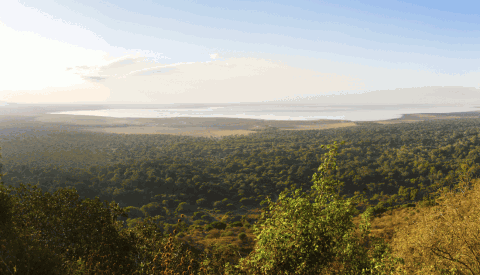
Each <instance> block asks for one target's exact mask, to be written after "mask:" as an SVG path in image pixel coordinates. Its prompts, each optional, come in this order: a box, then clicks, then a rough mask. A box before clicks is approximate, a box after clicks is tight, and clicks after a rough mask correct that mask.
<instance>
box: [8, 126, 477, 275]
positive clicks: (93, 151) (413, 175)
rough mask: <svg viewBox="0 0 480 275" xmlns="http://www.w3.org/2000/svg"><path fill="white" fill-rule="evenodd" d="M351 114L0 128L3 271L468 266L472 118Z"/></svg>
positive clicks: (471, 264) (472, 245)
mask: <svg viewBox="0 0 480 275" xmlns="http://www.w3.org/2000/svg"><path fill="white" fill-rule="evenodd" d="M356 124H357V125H356V126H354V127H344V128H336V129H324V130H301V131H295V130H281V129H278V128H275V127H269V128H266V129H259V130H256V131H255V133H253V134H250V135H235V136H225V137H223V138H207V137H192V136H179V135H125V134H124V135H122V134H107V133H94V132H87V131H76V130H72V129H62V128H61V127H58V128H51V129H43V130H35V131H19V132H18V133H11V134H9V135H4V136H2V137H1V140H0V145H1V153H2V159H1V160H2V173H3V175H2V181H3V183H2V184H0V191H1V192H0V210H1V212H0V233H1V234H0V247H1V250H0V274H417V273H418V274H420V273H427V274H480V258H478V255H479V252H480V226H479V225H477V224H480V223H478V221H479V218H480V214H479V213H480V211H479V206H477V203H475V200H477V199H478V197H476V196H477V195H478V194H480V191H478V188H477V185H476V182H477V180H476V178H477V177H478V175H479V174H480V166H479V164H478V163H479V162H480V128H479V126H480V119H478V118H462V119H449V120H427V121H418V122H415V123H398V124H387V125H381V124H378V123H375V122H356ZM457 204H458V206H456V207H453V206H454V205H457ZM462 211H463V212H462ZM439 213H440V214H439ZM453 225H454V226H453ZM457 229H458V230H459V231H458V232H457V231H452V230H457ZM435 230H437V231H436V232H435ZM442 230H444V231H442ZM449 230H450V231H449ZM422 232H423V233H422ZM442 238H443V239H442ZM457 241H458V243H457Z"/></svg>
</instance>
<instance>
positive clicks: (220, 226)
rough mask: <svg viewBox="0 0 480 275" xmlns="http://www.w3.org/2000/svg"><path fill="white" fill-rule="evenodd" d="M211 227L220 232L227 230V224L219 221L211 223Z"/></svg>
mask: <svg viewBox="0 0 480 275" xmlns="http://www.w3.org/2000/svg"><path fill="white" fill-rule="evenodd" d="M210 225H211V226H212V227H213V228H216V229H220V230H224V229H225V228H227V224H226V223H224V222H219V221H215V222H212V223H210Z"/></svg>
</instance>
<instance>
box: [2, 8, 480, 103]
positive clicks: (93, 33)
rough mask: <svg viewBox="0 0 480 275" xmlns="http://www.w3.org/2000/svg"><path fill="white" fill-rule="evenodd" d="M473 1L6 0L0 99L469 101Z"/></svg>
mask: <svg viewBox="0 0 480 275" xmlns="http://www.w3.org/2000/svg"><path fill="white" fill-rule="evenodd" d="M475 7H477V8H475ZM478 7H480V4H479V3H471V2H468V5H466V4H465V5H462V3H461V2H460V3H459V2H455V3H453V2H452V3H450V2H445V3H440V2H427V1H421V2H419V1H384V2H374V1H361V2H359V1H350V0H340V1H329V0H327V1H322V2H318V1H316V2H312V1H302V0H299V1H295V2H291V1H276V2H275V3H273V2H261V1H229V0H226V1H222V2H216V1H209V0H206V1H202V2H201V3H198V2H195V1H190V0H178V1H170V2H164V1H162V2H159V3H157V2H155V1H147V0H139V1H135V2H134V3H133V2H125V1H111V0H107V1H93V0H86V1H82V3H79V2H77V1H73V0H64V1H54V0H45V1H33V0H25V1H21V2H20V1H18V0H4V1H2V3H1V4H0V35H1V37H2V43H0V59H1V60H2V64H0V70H1V71H0V75H2V81H1V82H0V101H4V102H15V103H24V104H25V103H29V104H40V103H41V104H172V103H176V104H183V103H185V104H187V103H188V104H195V103H212V104H213V103H231V102H235V103H241V102H244V103H252V102H298V103H303V104H306V103H308V102H314V104H318V103H319V102H321V103H322V104H323V103H325V102H327V103H325V104H333V105H337V104H363V103H364V102H371V101H373V104H403V103H401V102H404V103H406V104H412V103H419V102H420V103H421V104H424V103H425V104H460V105H461V104H472V100H475V102H476V98H480V97H479V96H478V95H479V91H480V90H479V89H480V69H479V65H478V64H480V62H479V61H480V17H479V16H478V12H477V11H478V10H480V9H478ZM432 89H433V90H432ZM462 93H464V94H468V95H464V94H462ZM439 102H442V103H439ZM475 104H477V103H475Z"/></svg>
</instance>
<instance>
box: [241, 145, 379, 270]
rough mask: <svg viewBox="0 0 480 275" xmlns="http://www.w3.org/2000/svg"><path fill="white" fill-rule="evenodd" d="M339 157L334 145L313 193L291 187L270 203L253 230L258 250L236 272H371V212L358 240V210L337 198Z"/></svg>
mask: <svg viewBox="0 0 480 275" xmlns="http://www.w3.org/2000/svg"><path fill="white" fill-rule="evenodd" d="M322 147H323V146H322ZM327 148H330V146H327ZM336 155H337V145H336V143H334V144H333V148H332V149H331V150H330V151H329V152H327V153H326V154H325V158H324V162H323V163H322V164H321V165H320V167H319V168H318V172H317V173H316V174H314V175H313V180H312V181H313V186H312V191H311V192H309V193H306V192H303V190H302V189H301V188H299V189H295V187H292V188H291V189H289V190H288V189H287V190H286V191H284V192H282V193H280V195H279V198H278V200H277V201H276V202H273V201H271V200H270V199H269V198H267V203H268V207H267V208H266V209H267V211H265V212H264V213H263V214H262V218H261V219H260V221H259V222H258V225H256V226H255V227H254V232H255V235H256V238H257V242H256V245H255V250H254V251H253V252H252V253H250V254H249V255H248V256H247V257H246V258H243V259H241V260H240V264H239V265H238V268H240V269H241V270H242V271H243V272H245V273H247V274H324V273H327V274H360V273H361V272H362V270H365V269H367V268H371V267H372V264H371V262H370V260H369V257H368V255H367V251H368V250H367V249H366V248H365V247H364V246H363V245H361V244H362V243H363V240H364V239H365V238H366V237H367V236H368V233H369V219H370V217H371V212H372V211H371V210H370V211H369V212H367V213H365V214H364V215H363V218H364V221H363V222H362V223H361V224H360V232H361V234H360V235H361V236H360V237H356V235H355V229H356V228H355V224H354V223H353V217H354V216H355V215H356V214H357V210H356V208H355V205H354V203H353V201H352V199H343V198H342V197H340V195H339V193H340V191H341V189H340V188H341V186H342V183H341V182H339V181H338V179H337V177H336V175H337V173H336V162H335V156H336ZM239 238H240V236H239Z"/></svg>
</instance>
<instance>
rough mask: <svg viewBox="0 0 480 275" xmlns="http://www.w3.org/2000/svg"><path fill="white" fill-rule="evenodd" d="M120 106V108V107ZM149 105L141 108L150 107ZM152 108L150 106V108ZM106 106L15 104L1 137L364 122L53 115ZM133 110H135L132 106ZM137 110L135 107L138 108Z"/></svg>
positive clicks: (6, 111) (2, 122) (237, 131)
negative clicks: (70, 132)
mask: <svg viewBox="0 0 480 275" xmlns="http://www.w3.org/2000/svg"><path fill="white" fill-rule="evenodd" d="M117 107H118V106H117ZM147 107H149V106H142V108H147ZM150 107H151V106H150ZM104 108H106V107H105V106H86V105H52V106H50V105H12V106H3V107H2V108H0V136H3V137H5V136H9V135H11V134H16V133H22V132H29V131H30V132H31V131H35V132H43V133H47V132H48V131H50V130H53V131H75V132H78V131H90V132H98V133H116V134H151V135H152V134H153V135H155V134H171V135H190V136H203V137H217V138H221V137H224V136H229V135H248V134H251V133H255V132H256V131H257V130H261V129H265V128H268V127H276V128H278V129H280V130H322V129H332V128H339V127H357V126H358V125H361V124H362V123H365V122H361V121H348V120H315V121H294V120H260V119H238V118H212V117H208V118H196V117H178V118H114V117H100V116H86V115H67V114H51V113H52V112H63V111H75V110H87V109H88V110H100V109H104ZM131 108H133V107H131ZM135 108H136V107H135ZM462 118H480V111H474V112H464V113H436V114H406V115H403V116H402V117H400V118H396V119H389V120H378V121H370V123H378V124H396V123H415V122H418V121H424V120H437V119H462Z"/></svg>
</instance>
